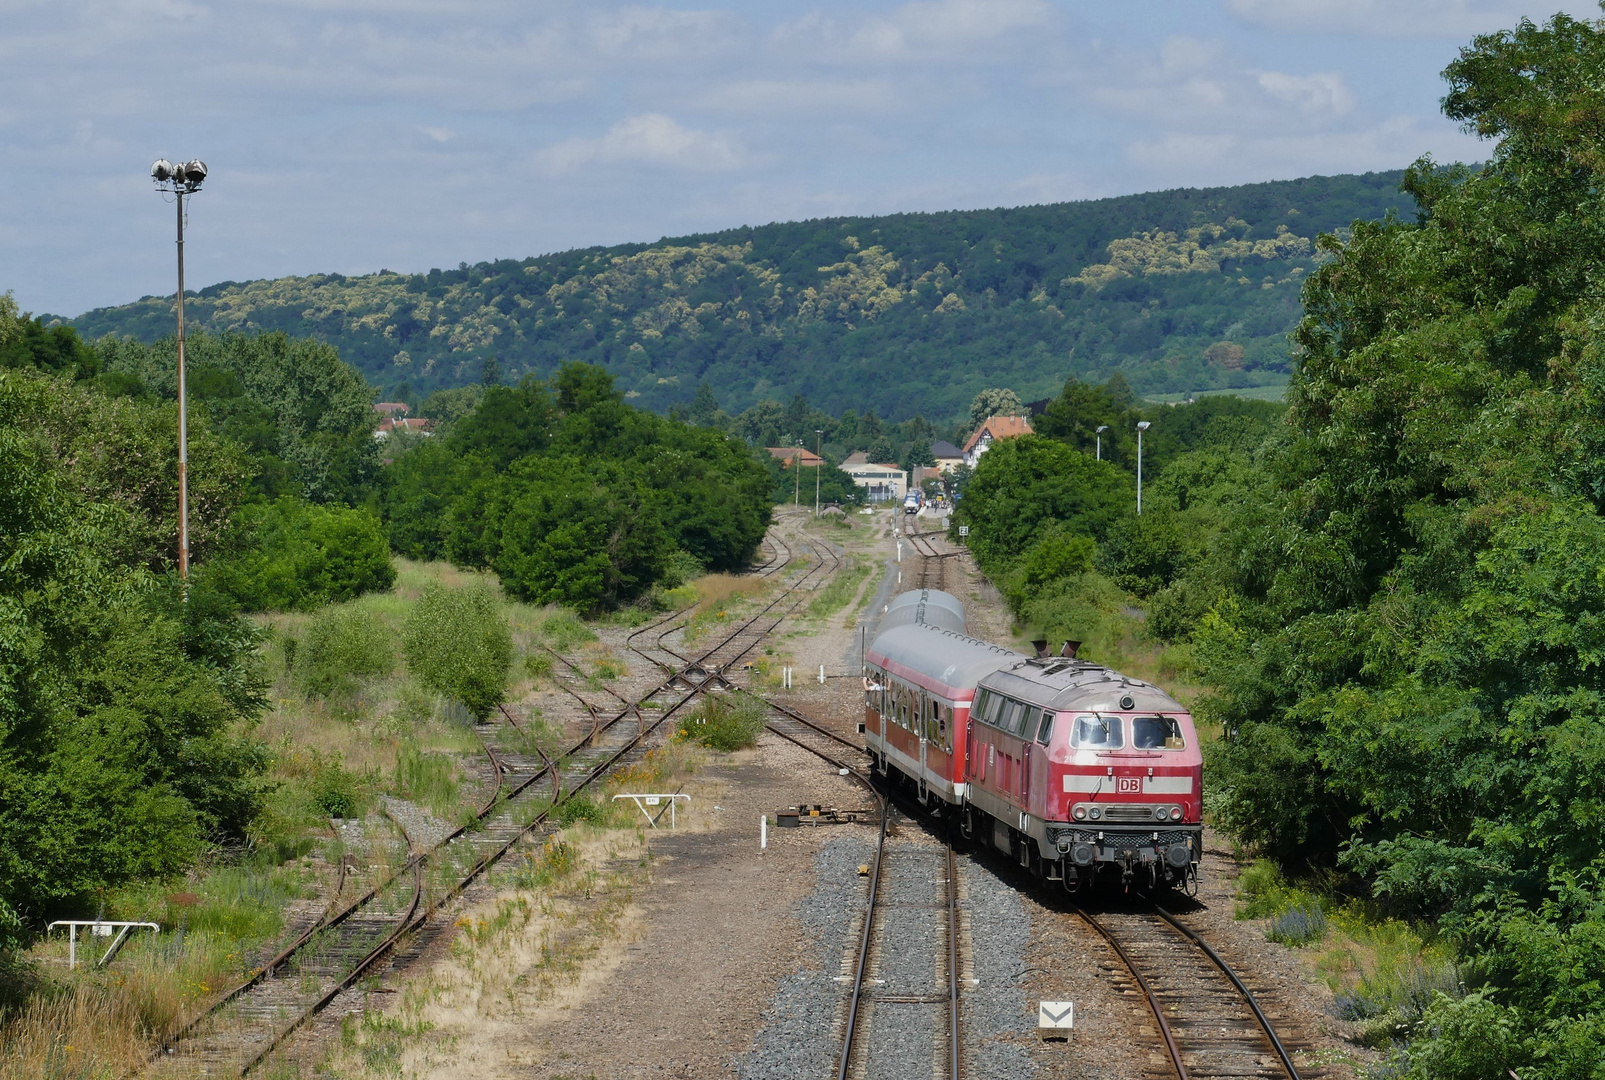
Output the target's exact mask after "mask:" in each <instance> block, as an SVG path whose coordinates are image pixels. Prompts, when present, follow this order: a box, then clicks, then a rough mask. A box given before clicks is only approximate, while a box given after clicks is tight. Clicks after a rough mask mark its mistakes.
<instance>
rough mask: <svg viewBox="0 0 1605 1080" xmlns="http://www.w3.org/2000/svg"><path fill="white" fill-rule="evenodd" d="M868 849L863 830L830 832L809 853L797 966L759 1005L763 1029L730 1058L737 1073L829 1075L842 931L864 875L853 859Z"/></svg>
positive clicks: (746, 1077) (844, 941)
mask: <svg viewBox="0 0 1605 1080" xmlns="http://www.w3.org/2000/svg"><path fill="white" fill-rule="evenodd" d="M873 853H874V848H873V846H872V842H871V841H869V840H867V839H864V838H862V837H853V836H846V837H841V838H838V839H832V840H829V841H827V842H826V843H825V845H824V846H823V847H822V848H820V850H819V854H818V855H817V856H816V857H815V859H814V871H815V873H816V874H817V875H818V879H817V883H816V884H815V886H814V889H813V891H812V892H811V893H809V894H808V896H807V898H805V899H804V900H803V902H802V903H801V904H799V905H798V906H797V908H796V912H795V914H796V918H797V921H798V922H799V923H800V924H801V926H802V929H803V935H804V938H805V940H806V942H807V950H806V957H807V959H806V960H805V961H804V965H803V967H802V969H801V970H799V971H796V972H793V973H792V974H790V975H787V976H786V977H785V978H783V979H781V980H780V985H779V986H778V988H777V989H776V992H775V996H774V1000H773V1001H772V1002H771V1003H770V1006H769V1008H767V1009H766V1010H764V1014H763V1028H762V1030H761V1031H760V1032H759V1033H758V1035H757V1037H756V1038H755V1039H754V1040H753V1044H752V1049H751V1050H749V1051H748V1052H747V1053H745V1054H742V1055H741V1056H740V1057H738V1058H737V1059H736V1061H735V1067H736V1075H737V1076H740V1077H741V1078H742V1080H771V1078H773V1077H777V1076H784V1077H790V1078H794V1080H803V1078H810V1077H828V1076H833V1075H835V1068H836V1055H837V1053H838V1051H839V1050H840V1043H839V1042H838V1041H837V1039H836V1037H835V1033H837V1032H839V1031H840V1029H841V1023H842V1016H841V1012H842V1004H843V1001H844V994H843V990H842V984H841V983H839V982H837V981H836V976H837V975H839V974H841V957H842V956H843V955H844V954H845V952H846V951H847V949H848V948H849V944H848V936H849V933H850V932H851V931H853V930H854V929H855V928H856V927H857V926H858V925H859V923H858V920H857V918H856V916H858V915H860V914H861V913H862V912H863V910H864V890H865V888H866V885H865V882H864V880H863V879H862V878H860V877H859V876H858V867H859V866H860V864H862V863H865V862H868V861H869V859H870V857H871V855H872V854H873Z"/></svg>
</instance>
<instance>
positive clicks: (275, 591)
mask: <svg viewBox="0 0 1605 1080" xmlns="http://www.w3.org/2000/svg"><path fill="white" fill-rule="evenodd" d="M240 528H241V530H242V531H243V532H244V533H245V535H246V537H247V543H246V544H245V545H244V548H243V550H241V551H239V552H237V553H233V554H229V555H226V556H224V557H222V558H218V559H215V560H213V561H212V562H210V563H208V564H206V565H205V566H204V567H203V568H202V570H201V573H202V575H203V576H204V577H205V578H206V580H207V581H208V582H210V583H211V584H212V585H213V587H215V588H217V589H219V590H221V591H222V592H225V593H227V594H228V595H229V596H231V597H233V598H234V599H235V600H236V601H237V602H238V603H239V604H240V605H241V606H243V607H245V608H246V609H248V610H251V611H301V610H310V609H312V608H315V607H318V606H320V605H322V604H327V603H330V602H338V601H342V600H351V599H354V598H355V597H358V596H361V595H362V594H363V593H365V592H375V591H383V590H385V589H388V588H390V586H391V585H392V584H394V583H395V580H396V571H395V567H394V566H392V565H391V561H390V546H389V544H388V543H387V542H386V539H385V531H384V527H383V525H382V524H381V523H380V521H379V519H378V517H377V516H376V515H375V514H373V513H372V512H371V511H369V510H367V509H351V508H347V507H343V506H319V505H317V504H316V503H308V502H306V501H305V500H302V499H297V498H294V497H293V496H288V495H286V496H283V497H281V498H279V499H278V500H276V501H274V502H272V503H257V504H254V505H251V506H248V507H246V508H245V510H244V511H243V512H242V514H241V521H240Z"/></svg>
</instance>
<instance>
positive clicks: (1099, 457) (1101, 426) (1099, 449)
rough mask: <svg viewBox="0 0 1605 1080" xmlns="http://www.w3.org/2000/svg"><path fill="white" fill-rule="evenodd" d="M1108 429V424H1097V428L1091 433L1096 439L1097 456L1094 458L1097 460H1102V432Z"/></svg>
mask: <svg viewBox="0 0 1605 1080" xmlns="http://www.w3.org/2000/svg"><path fill="white" fill-rule="evenodd" d="M1108 430H1109V425H1108V424H1099V425H1098V430H1097V431H1095V432H1093V433H1092V437H1093V438H1094V439H1096V440H1097V458H1096V459H1097V460H1098V461H1102V460H1103V433H1104V432H1106V431H1108Z"/></svg>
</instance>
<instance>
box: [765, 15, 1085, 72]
mask: <svg viewBox="0 0 1605 1080" xmlns="http://www.w3.org/2000/svg"><path fill="white" fill-rule="evenodd" d="M1054 17H1055V13H1054V10H1053V8H1052V7H1051V6H1050V5H1049V4H1047V3H1046V2H1044V0H912V2H910V3H906V4H903V5H902V6H901V7H897V8H893V9H892V10H891V11H889V12H887V13H886V14H884V15H870V16H867V17H864V18H860V19H856V20H847V21H845V22H843V21H839V20H837V19H835V18H831V17H829V16H826V15H823V14H821V13H818V12H810V13H809V14H807V15H805V16H803V17H802V18H801V19H798V20H796V21H794V22H791V23H787V24H785V25H782V26H780V27H778V28H777V29H776V30H775V32H774V35H773V41H774V43H775V44H776V45H777V46H779V47H780V48H782V49H786V50H797V49H803V50H806V51H807V52H809V53H811V54H812V55H814V56H816V57H820V58H828V59H830V60H833V61H837V62H840V61H853V62H858V63H865V62H870V63H874V62H880V63H884V62H887V61H903V62H907V61H917V60H922V59H925V60H928V59H936V58H948V59H959V60H964V59H970V60H980V59H983V58H986V57H988V56H990V55H991V54H992V53H993V51H994V50H995V48H996V47H997V46H998V45H999V44H1000V43H1002V42H1003V41H1004V40H1005V39H1007V40H1009V41H1014V40H1015V39H1017V38H1019V37H1020V36H1022V35H1023V33H1024V32H1025V31H1028V30H1033V29H1034V30H1042V29H1045V28H1047V27H1048V26H1049V25H1050V24H1051V23H1052V22H1053V20H1054Z"/></svg>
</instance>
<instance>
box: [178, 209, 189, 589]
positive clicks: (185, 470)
mask: <svg viewBox="0 0 1605 1080" xmlns="http://www.w3.org/2000/svg"><path fill="white" fill-rule="evenodd" d="M176 194H177V196H178V577H179V580H180V581H183V582H185V583H186V584H187V583H188V582H189V409H188V406H189V401H188V396H187V394H186V393H185V386H184V191H183V189H182V187H180V188H179V189H178V191H177V192H176ZM185 595H186V597H187V596H188V593H187V592H186V594H185Z"/></svg>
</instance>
